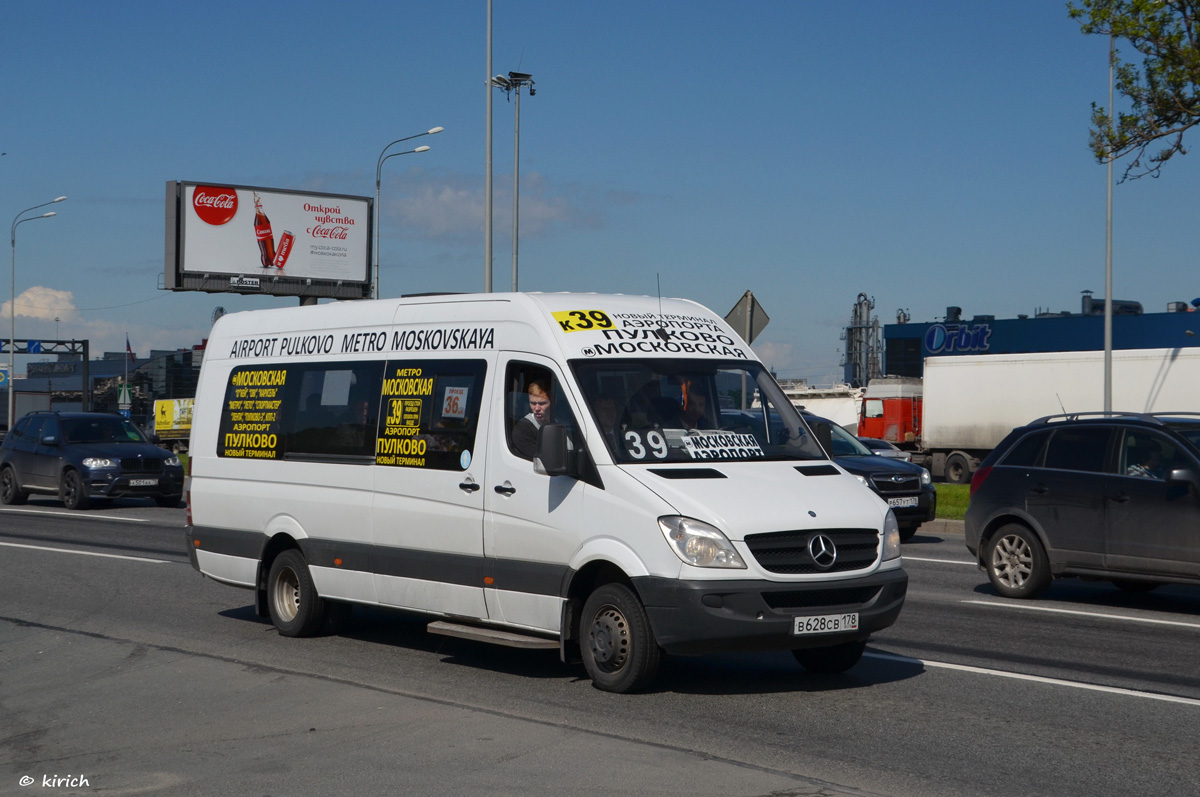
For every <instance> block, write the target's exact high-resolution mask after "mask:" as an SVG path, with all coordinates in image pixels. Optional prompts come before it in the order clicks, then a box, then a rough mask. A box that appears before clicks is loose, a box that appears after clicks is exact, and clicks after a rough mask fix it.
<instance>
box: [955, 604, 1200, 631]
mask: <svg viewBox="0 0 1200 797" xmlns="http://www.w3.org/2000/svg"><path fill="white" fill-rule="evenodd" d="M963 603H970V604H972V605H974V606H992V607H994V608H997V609H1016V610H1018V611H1026V612H1051V613H1052V614H1073V615H1078V616H1080V617H1097V618H1100V619H1103V620H1126V621H1128V622H1131V623H1152V624H1154V625H1178V626H1182V627H1184V628H1200V623H1184V622H1180V621H1179V620H1152V619H1150V618H1149V617H1130V616H1128V615H1125V614H1104V613H1102V612H1081V611H1078V610H1076V609H1057V608H1054V607H1053V606H1025V605H1022V604H1019V603H1004V602H1002V601H975V600H965V601H963Z"/></svg>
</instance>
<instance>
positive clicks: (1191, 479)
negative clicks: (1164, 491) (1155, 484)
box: [1167, 468, 1200, 490]
mask: <svg viewBox="0 0 1200 797" xmlns="http://www.w3.org/2000/svg"><path fill="white" fill-rule="evenodd" d="M1167 483H1168V484H1187V485H1191V486H1192V487H1193V488H1196V489H1198V490H1200V476H1197V475H1196V471H1194V470H1192V469H1191V468H1175V469H1174V470H1172V471H1171V472H1170V473H1168V474H1167Z"/></svg>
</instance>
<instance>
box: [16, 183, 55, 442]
mask: <svg viewBox="0 0 1200 797" xmlns="http://www.w3.org/2000/svg"><path fill="white" fill-rule="evenodd" d="M65 199H66V197H65V196H60V197H58V198H57V199H51V200H50V201H49V202H43V203H42V204H40V205H34V206H33V207H31V208H25V209H24V210H22V211H21V212H20V213H18V214H17V215H16V216H14V217H13V223H12V227H11V229H10V238H11V240H12V272H11V275H10V280H9V287H10V290H11V294H12V298H11V299H10V300H9V303H8V318H9V324H8V417H7V418H5V421H6V423H7V424H8V428H9V429H12V426H13V420H14V418H13V415H14V414H15V413H16V407H17V389H16V388H17V225H19V224H24V223H25V222H27V221H37V220H38V219H48V218H50V217H51V216H55V215H57V214H56V213H54V211H50V212H49V213H43V214H42V215H40V216H30V217H29V218H27V219H23V218H21V217H22V216H24V215H25V214H26V213H28V212H29V211H31V210H37V209H38V208H44V207H46V206H47V205H53V204H54V203H56V202H62V201H63V200H65Z"/></svg>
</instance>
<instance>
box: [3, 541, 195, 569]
mask: <svg viewBox="0 0 1200 797" xmlns="http://www.w3.org/2000/svg"><path fill="white" fill-rule="evenodd" d="M0 545H3V546H4V547H6V548H28V549H30V550H32V551H52V552H54V553H74V554H79V555H80V556H103V557H104V558H106V559H128V560H129V561H131V562H150V563H152V564H156V565H169V564H173V563H172V562H171V561H169V560H167V559H147V558H146V557H144V556H122V555H120V554H116V553H96V552H95V551H72V550H71V549H70V548H47V547H46V546H44V545H21V544H20V543H16V542H0Z"/></svg>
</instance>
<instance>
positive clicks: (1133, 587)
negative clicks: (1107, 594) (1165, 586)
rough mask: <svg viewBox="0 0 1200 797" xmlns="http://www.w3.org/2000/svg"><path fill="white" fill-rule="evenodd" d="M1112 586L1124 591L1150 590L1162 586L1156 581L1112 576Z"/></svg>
mask: <svg viewBox="0 0 1200 797" xmlns="http://www.w3.org/2000/svg"><path fill="white" fill-rule="evenodd" d="M1113 586H1115V587H1116V588H1117V589H1119V590H1122V591H1124V592H1150V591H1151V590H1155V589H1158V588H1159V587H1161V586H1162V584H1160V583H1159V582H1157V581H1133V580H1132V579H1128V578H1114V579H1113Z"/></svg>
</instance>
